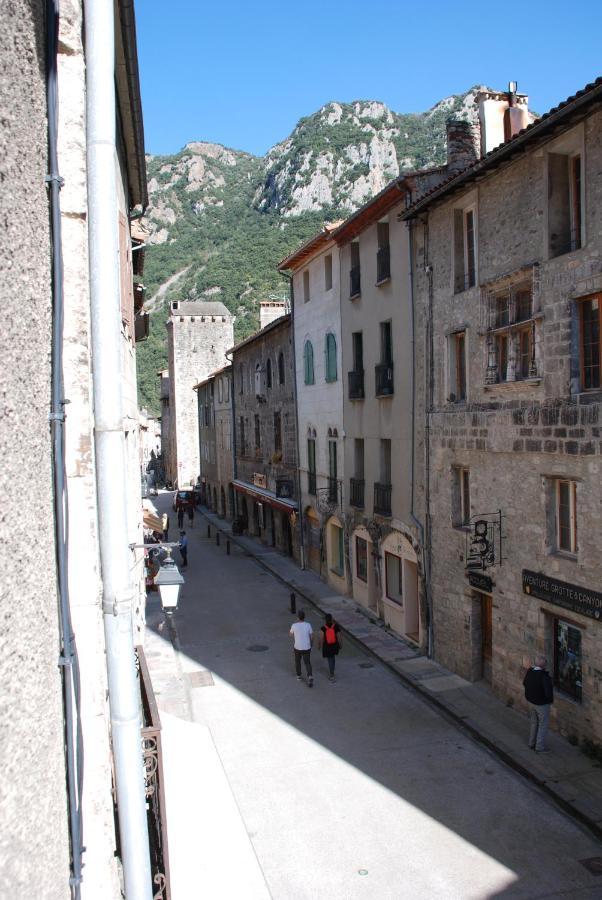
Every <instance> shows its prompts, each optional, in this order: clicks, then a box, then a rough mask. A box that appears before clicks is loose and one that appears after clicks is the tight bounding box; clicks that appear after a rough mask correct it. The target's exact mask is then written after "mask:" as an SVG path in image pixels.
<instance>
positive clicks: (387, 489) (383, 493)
mask: <svg viewBox="0 0 602 900" xmlns="http://www.w3.org/2000/svg"><path fill="white" fill-rule="evenodd" d="M374 512H375V513H377V514H378V515H379V516H390V515H391V485H390V484H383V483H382V482H376V484H375V485H374Z"/></svg>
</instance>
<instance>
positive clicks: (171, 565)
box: [154, 549, 184, 615]
mask: <svg viewBox="0 0 602 900" xmlns="http://www.w3.org/2000/svg"><path fill="white" fill-rule="evenodd" d="M154 583H155V584H156V585H157V587H158V588H159V596H160V597H161V606H162V608H163V611H164V612H165V613H166V614H167V615H171V614H172V613H174V612H175V611H176V609H177V608H178V596H179V594H180V586H181V585H183V584H184V579H183V578H182V576H181V574H180V570H179V569H178V567H177V566H176V564H175V562H174V561H173V559H172V558H171V549H169V550H168V553H167V556H166V557H165V559H164V560H163V562H162V563H161V568H160V569H159V571H158V573H157V574H156V575H155V578H154Z"/></svg>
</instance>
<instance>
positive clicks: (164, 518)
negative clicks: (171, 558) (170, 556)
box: [161, 513, 169, 541]
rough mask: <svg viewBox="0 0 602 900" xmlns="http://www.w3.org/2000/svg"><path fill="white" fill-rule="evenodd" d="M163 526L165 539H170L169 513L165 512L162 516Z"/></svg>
mask: <svg viewBox="0 0 602 900" xmlns="http://www.w3.org/2000/svg"><path fill="white" fill-rule="evenodd" d="M161 527H162V528H163V540H164V541H168V540H169V516H168V515H167V513H163V515H162V516H161Z"/></svg>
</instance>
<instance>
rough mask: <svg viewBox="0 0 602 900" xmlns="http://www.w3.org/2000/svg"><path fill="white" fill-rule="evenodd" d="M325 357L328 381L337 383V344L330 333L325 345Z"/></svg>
mask: <svg viewBox="0 0 602 900" xmlns="http://www.w3.org/2000/svg"><path fill="white" fill-rule="evenodd" d="M324 355H325V357H326V360H325V367H324V368H325V371H326V381H336V380H337V342H336V338H335V336H334V334H332V332H329V333H328V334H327V335H326V341H325V345H324Z"/></svg>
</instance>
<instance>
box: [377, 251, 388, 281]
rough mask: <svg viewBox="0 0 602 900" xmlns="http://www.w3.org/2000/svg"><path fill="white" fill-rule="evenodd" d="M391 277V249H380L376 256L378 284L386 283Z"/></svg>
mask: <svg viewBox="0 0 602 900" xmlns="http://www.w3.org/2000/svg"><path fill="white" fill-rule="evenodd" d="M390 277H391V248H390V247H389V245H387V246H386V247H380V248H379V250H378V252H377V254H376V282H377V284H378V283H379V282H381V281H386V280H387V278H390Z"/></svg>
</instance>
